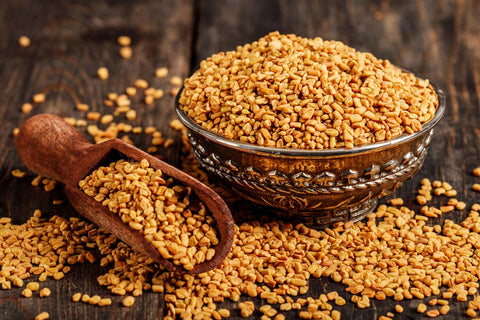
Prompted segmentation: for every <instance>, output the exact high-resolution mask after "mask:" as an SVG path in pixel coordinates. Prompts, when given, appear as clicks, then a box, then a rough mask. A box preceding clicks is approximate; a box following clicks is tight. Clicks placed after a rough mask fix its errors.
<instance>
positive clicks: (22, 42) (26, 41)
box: [18, 36, 31, 48]
mask: <svg viewBox="0 0 480 320" xmlns="http://www.w3.org/2000/svg"><path fill="white" fill-rule="evenodd" d="M30 43H31V41H30V38H29V37H27V36H21V37H20V38H18V44H19V45H20V46H21V47H24V48H26V47H28V46H29V45H30Z"/></svg>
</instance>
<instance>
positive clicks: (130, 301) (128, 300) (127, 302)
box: [122, 296, 135, 307]
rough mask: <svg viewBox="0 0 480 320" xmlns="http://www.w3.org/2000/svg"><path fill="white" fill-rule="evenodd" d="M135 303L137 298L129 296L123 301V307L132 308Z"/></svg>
mask: <svg viewBox="0 0 480 320" xmlns="http://www.w3.org/2000/svg"><path fill="white" fill-rule="evenodd" d="M134 303H135V298H134V297H132V296H127V297H125V298H123V300H122V305H123V306H124V307H131V306H133V304H134Z"/></svg>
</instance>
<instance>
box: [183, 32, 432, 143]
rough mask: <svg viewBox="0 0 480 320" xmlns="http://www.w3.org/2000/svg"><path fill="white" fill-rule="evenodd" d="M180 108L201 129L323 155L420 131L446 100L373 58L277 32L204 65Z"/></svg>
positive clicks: (332, 43)
mask: <svg viewBox="0 0 480 320" xmlns="http://www.w3.org/2000/svg"><path fill="white" fill-rule="evenodd" d="M179 103H180V108H181V109H183V110H184V111H185V113H186V114H187V115H188V116H189V117H190V118H191V119H192V120H193V121H195V122H196V123H197V124H199V125H201V126H202V127H203V128H204V129H206V130H209V131H211V132H214V133H217V134H219V135H222V136H224V137H226V138H228V139H234V140H238V141H240V142H245V143H251V144H257V145H260V146H265V147H276V148H295V149H315V150H318V149H333V148H348V149H351V148H353V147H355V146H360V145H364V144H369V143H374V142H379V141H385V140H390V139H392V138H395V137H397V136H400V135H402V134H403V133H414V132H418V131H420V130H421V129H422V125H423V124H424V123H426V122H428V121H429V120H430V119H432V118H433V115H434V113H435V111H436V109H437V106H438V97H437V94H436V93H435V91H434V89H433V87H432V86H431V85H430V83H429V82H428V80H422V79H419V78H417V77H415V76H414V75H413V74H411V73H409V72H406V71H404V70H402V69H400V68H398V67H396V66H394V65H392V64H391V63H390V62H389V61H387V60H381V59H377V58H375V57H374V56H373V55H372V54H370V53H364V52H359V51H356V50H355V49H353V48H351V47H348V46H347V45H345V44H343V43H341V42H338V41H324V40H322V39H321V38H315V39H307V38H302V37H298V36H296V35H293V34H290V35H282V34H279V33H278V32H273V33H270V34H269V35H267V36H265V37H263V38H261V39H259V40H258V41H255V42H253V43H251V44H246V45H244V46H239V47H237V50H236V51H230V52H226V53H224V52H221V53H218V54H215V55H213V56H211V57H209V58H207V59H206V60H204V61H202V62H201V63H200V69H198V70H197V71H196V72H195V73H194V74H193V75H192V76H191V77H189V78H188V79H186V80H185V83H184V90H183V91H182V94H181V97H180V99H179Z"/></svg>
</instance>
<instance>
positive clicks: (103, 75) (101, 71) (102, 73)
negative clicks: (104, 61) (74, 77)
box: [97, 67, 109, 80]
mask: <svg viewBox="0 0 480 320" xmlns="http://www.w3.org/2000/svg"><path fill="white" fill-rule="evenodd" d="M97 75H98V77H99V78H100V79H102V80H106V79H108V76H109V72H108V69H107V68H105V67H101V68H98V70H97Z"/></svg>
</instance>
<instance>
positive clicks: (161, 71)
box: [155, 67, 168, 78]
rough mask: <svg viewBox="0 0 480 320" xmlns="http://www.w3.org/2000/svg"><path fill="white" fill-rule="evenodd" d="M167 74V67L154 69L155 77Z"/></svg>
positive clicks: (162, 76) (163, 76)
mask: <svg viewBox="0 0 480 320" xmlns="http://www.w3.org/2000/svg"><path fill="white" fill-rule="evenodd" d="M167 75H168V69H167V68H166V67H162V68H158V69H157V70H155V76H156V77H157V78H165V77H166V76H167Z"/></svg>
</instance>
